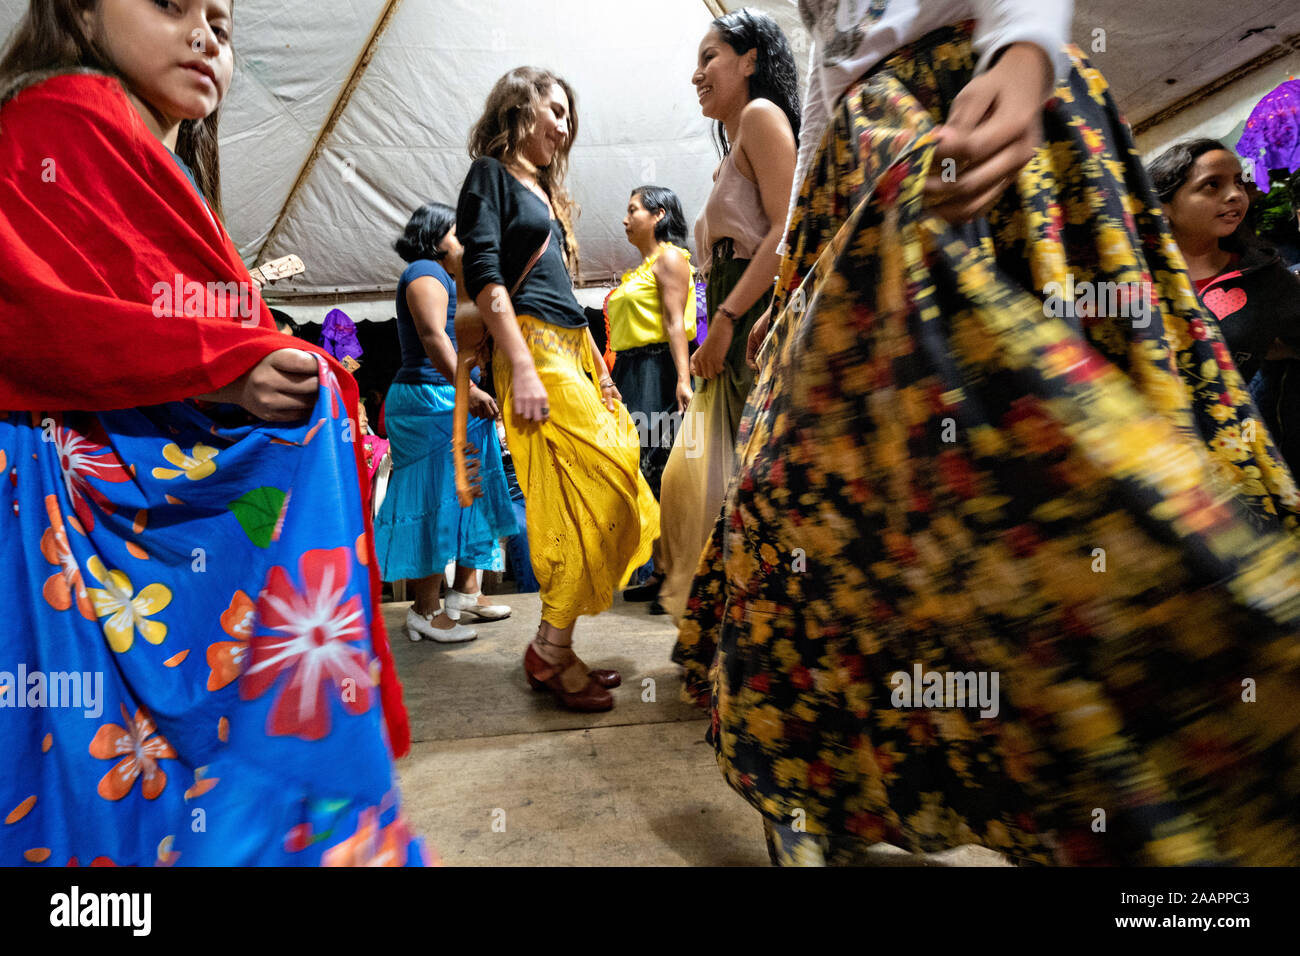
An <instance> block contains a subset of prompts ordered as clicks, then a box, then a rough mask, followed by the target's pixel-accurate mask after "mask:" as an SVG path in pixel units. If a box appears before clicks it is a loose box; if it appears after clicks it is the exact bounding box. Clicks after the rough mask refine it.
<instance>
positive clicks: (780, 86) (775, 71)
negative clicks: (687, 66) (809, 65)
mask: <svg viewBox="0 0 1300 956" xmlns="http://www.w3.org/2000/svg"><path fill="white" fill-rule="evenodd" d="M709 26H710V29H712V30H716V31H717V33H718V35H719V36H720V37H722V39H723V40H725V41H726V43H727V45H728V46H729V47H731V48H732V49H733V50H735V51H736V55H737V56H744V55H745V54H746V53H748V52H749V51H750V50H754V49H757V50H758V54H757V56H756V58H755V60H754V72H753V74H752V75H751V76H750V77H749V98H750V99H751V100H756V99H758V98H759V97H762V98H763V99H765V100H771V101H772V102H773V103H775V104H776V105H777V106H779V107H780V108H781V112H782V113H784V114H785V118H786V119H788V120H789V121H790V129H791V130H793V131H794V141H795V142H796V143H798V142H799V77H798V69H797V68H796V67H795V64H794V54H793V53H792V52H790V43H789V41H788V40H786V38H785V33H783V32H782V30H781V28H780V27H779V26H778V25H777V22H776V21H775V20H773V19H772V18H771V17H769V16H768V15H767V14H766V13H763V12H761V11H758V10H750V9H748V8H746V7H742V8H741V9H739V10H733V11H732V12H731V13H724V14H723V15H722V16H720V17H718V18H717V19H716V20H714V21H713V23H711V24H710V25H709ZM713 134H714V136H715V137H716V138H717V143H718V148H719V149H720V150H721V151H722V155H724V156H725V155H727V153H729V152H731V144H730V143H728V142H727V129H726V127H725V126H723V125H722V121H721V120H718V121H717V122H716V123H715V124H714V127H713Z"/></svg>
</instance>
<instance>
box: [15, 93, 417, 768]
mask: <svg viewBox="0 0 1300 956" xmlns="http://www.w3.org/2000/svg"><path fill="white" fill-rule="evenodd" d="M0 250H3V261H2V262H0V409H10V410H15V411H49V410H56V409H78V410H85V411H101V410H108V409H115V408H133V407H136V406H141V405H156V404H161V403H164V402H173V401H179V400H181V399H184V398H189V397H192V396H195V395H202V394H205V393H208V392H212V391H216V390H217V389H218V388H220V387H222V386H224V385H227V384H229V383H230V382H232V381H234V380H235V379H236V378H238V377H239V376H241V375H243V374H244V373H245V372H247V371H248V370H249V369H251V368H252V367H253V366H254V365H256V364H257V363H258V362H260V361H261V360H262V359H263V358H265V357H266V356H267V355H268V354H269V353H271V352H273V351H275V350H276V349H282V348H285V347H286V345H288V344H289V342H288V340H286V339H285V337H284V336H283V335H281V334H280V333H279V332H277V331H276V329H275V324H274V323H273V322H272V320H271V315H270V312H269V310H268V309H267V307H266V304H265V303H264V302H262V299H261V296H260V295H256V294H254V295H252V296H251V298H249V297H247V294H246V293H245V298H244V300H243V303H244V306H245V311H243V312H242V313H241V311H240V308H239V301H238V296H237V295H236V296H235V297H232V298H230V299H225V298H224V297H223V296H222V295H221V294H220V292H218V294H217V295H216V297H215V298H213V299H212V300H211V305H205V306H203V311H205V312H207V313H208V314H201V315H197V316H195V315H190V314H187V313H188V312H190V309H189V308H186V305H187V303H186V302H175V303H172V302H170V301H166V300H164V306H163V307H161V308H156V303H158V302H159V295H158V294H157V290H156V286H157V284H158V283H164V284H165V285H167V286H170V287H171V288H172V289H175V288H177V277H180V278H179V281H180V283H181V284H180V286H179V287H180V288H181V289H185V288H186V286H185V283H187V282H190V281H193V282H197V283H198V284H199V286H200V287H202V288H204V289H207V288H210V286H209V285H208V283H227V282H233V283H249V281H250V280H249V275H248V270H247V269H246V268H245V267H244V264H243V262H242V261H241V260H240V258H239V254H238V253H237V252H236V250H235V246H234V244H233V243H232V242H231V241H230V237H229V236H228V235H227V234H226V231H225V230H224V229H223V228H222V227H221V225H220V224H219V223H218V222H217V221H216V220H215V218H214V217H213V216H212V215H211V213H210V212H209V209H208V206H207V204H206V203H205V202H204V201H203V200H202V199H201V198H200V197H199V195H198V193H197V192H196V191H195V189H194V187H193V185H192V184H191V183H190V182H189V181H188V180H187V179H186V177H185V174H184V173H183V172H181V169H180V167H179V166H177V164H176V162H175V160H174V159H173V158H172V157H171V156H170V155H169V153H168V151H167V148H166V147H165V146H163V145H162V143H160V142H159V141H158V139H157V138H156V137H155V136H153V135H152V134H151V133H150V132H149V130H148V129H147V128H146V127H145V125H144V122H143V120H142V119H141V118H140V115H139V114H138V113H137V112H136V110H135V108H134V107H133V106H132V105H131V102H130V101H129V100H128V99H127V97H126V94H125V92H124V90H123V88H122V86H121V84H120V83H119V82H118V81H117V80H115V79H113V78H111V77H107V76H102V75H87V74H69V75H63V76H58V77H55V78H53V79H50V80H47V81H45V82H43V83H40V84H38V85H36V86H33V87H30V88H28V89H26V90H24V91H23V92H21V93H19V94H18V95H17V96H16V97H14V98H13V99H12V100H10V101H9V102H8V103H7V104H5V106H4V108H3V109H0ZM159 288H160V287H159ZM189 288H191V289H192V288H194V287H193V286H190V287H189ZM239 288H241V289H246V288H248V286H240V287H239ZM171 298H174V296H172V297H171ZM188 301H189V300H188V299H187V302H188ZM207 301H208V300H207V298H206V297H205V303H206V302H207ZM211 306H215V309H213V311H215V313H216V314H213V311H209V308H211ZM250 306H251V315H252V316H256V317H259V322H258V324H257V325H252V324H251V323H252V319H251V318H250V319H249V320H248V321H249V323H250V327H245V326H244V325H243V324H242V320H241V318H240V315H241V314H250V311H249V307H250ZM157 313H161V314H157ZM229 316H233V317H229ZM292 345H293V347H295V348H301V349H305V350H307V351H312V352H316V353H318V354H320V355H325V354H326V353H325V352H323V351H322V350H320V349H318V348H316V347H314V346H311V345H308V344H307V343H305V342H301V341H298V342H293V343H292ZM326 358H327V360H328V361H329V363H330V365H331V367H332V368H333V370H334V374H335V375H336V376H337V378H338V381H339V384H340V386H341V387H342V390H343V396H344V401H345V403H346V405H347V409H348V414H349V416H350V417H351V418H352V420H353V421H356V420H358V418H357V400H358V392H357V384H356V381H355V380H354V379H353V378H352V376H351V375H349V374H347V372H346V371H345V370H344V369H343V367H342V366H341V365H339V364H338V363H337V362H336V361H334V359H333V358H331V357H329V356H326ZM353 449H354V452H355V455H356V459H357V474H358V476H359V478H360V481H361V501H362V511H363V512H365V527H366V542H367V545H368V546H369V547H368V550H369V553H370V555H371V559H370V560H369V561H368V562H367V565H368V567H369V570H370V586H371V596H372V599H373V606H374V608H375V611H376V613H375V615H374V621H373V626H372V633H373V637H374V648H375V653H376V654H377V655H378V656H379V659H380V662H381V665H382V669H383V672H382V678H381V683H380V694H381V699H382V701H383V708H384V716H385V718H386V720H387V724H388V732H389V739H390V742H391V744H392V747H393V751H394V753H395V754H396V755H397V756H402V755H403V754H405V753H406V752H407V751H408V750H409V748H410V728H409V726H408V724H407V718H406V710H405V707H404V706H403V704H402V688H401V685H400V684H399V683H398V681H397V673H396V671H395V669H394V667H393V658H392V653H391V651H390V650H389V646H388V637H387V634H386V632H385V630H384V624H383V618H382V615H381V614H379V613H378V609H379V606H380V594H379V589H380V581H379V569H378V562H377V561H375V560H374V553H375V550H374V530H373V527H372V524H371V520H370V513H369V508H367V507H366V506H365V503H366V502H368V501H369V498H370V496H369V490H368V488H367V483H368V482H367V475H366V467H365V460H364V458H363V455H362V447H361V442H359V441H358V442H354V443H353Z"/></svg>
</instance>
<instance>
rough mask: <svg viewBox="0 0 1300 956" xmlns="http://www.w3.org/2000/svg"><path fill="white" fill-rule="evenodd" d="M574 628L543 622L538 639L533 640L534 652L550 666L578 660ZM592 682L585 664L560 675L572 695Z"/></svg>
mask: <svg viewBox="0 0 1300 956" xmlns="http://www.w3.org/2000/svg"><path fill="white" fill-rule="evenodd" d="M574 623H577V622H574ZM573 627H574V625H573V624H570V625H569V626H568V627H566V628H558V627H555V626H554V625H552V624H548V623H546V622H545V621H543V622H542V624H541V627H539V628H538V629H537V637H536V639H534V640H533V650H535V651H536V652H537V656H538V657H540V658H541V659H542V660H544V661H546V662H547V663H548V664H561V665H562V664H565V663H566V662H570V661H574V660H578V658H577V655H575V654H574V653H573ZM579 663H581V662H579ZM590 680H591V678H590V676H589V675H588V673H587V667H586V665H585V664H583V665H582V666H580V667H572V666H569V667H566V668H565V669H564V671H562V672H561V674H560V685H561V686H562V687H563V688H564V690H565V691H566V692H567V693H570V694H576V693H577V692H578V691H580V690H582V689H583V688H584V687H586V686H587V684H588V683H589V682H590Z"/></svg>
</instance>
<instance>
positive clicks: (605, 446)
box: [456, 67, 659, 711]
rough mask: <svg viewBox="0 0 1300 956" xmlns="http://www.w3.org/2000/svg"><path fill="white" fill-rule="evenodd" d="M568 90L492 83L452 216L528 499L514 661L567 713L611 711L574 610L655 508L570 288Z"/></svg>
mask: <svg viewBox="0 0 1300 956" xmlns="http://www.w3.org/2000/svg"><path fill="white" fill-rule="evenodd" d="M577 125H578V124H577V115H576V112H575V107H574V97H573V91H572V89H571V88H570V87H569V85H568V84H567V83H566V82H565V81H564V80H562V79H561V78H559V77H557V76H555V75H554V74H552V73H549V72H546V71H544V70H538V69H535V68H533V67H519V68H518V69H515V70H511V71H510V72H509V73H507V74H506V75H505V76H503V77H502V78H501V79H500V80H498V81H497V83H496V85H495V86H494V87H493V88H492V92H491V93H490V94H489V95H488V100H487V104H486V105H485V107H484V110H483V115H482V117H481V118H480V119H479V121H478V122H477V123H476V124H475V126H474V129H473V131H472V133H471V134H470V148H469V152H470V156H471V157H473V158H474V163H473V165H472V166H471V167H470V170H469V174H468V176H467V177H466V179H465V184H464V186H463V187H462V188H461V193H460V201H459V203H458V205H457V209H456V221H457V223H458V224H459V226H460V230H461V238H462V242H463V244H464V246H465V253H464V259H463V262H462V268H463V270H464V281H465V288H466V291H467V292H468V293H469V296H470V297H471V298H472V299H473V300H474V301H475V303H476V304H477V305H478V307H479V311H480V312H481V314H482V315H483V321H484V324H485V325H486V326H487V330H488V332H489V333H490V334H491V336H492V339H493V341H494V343H495V356H494V358H493V362H492V375H493V381H494V384H495V386H496V391H497V397H498V400H499V402H500V405H501V410H502V412H503V413H504V415H505V426H506V440H507V443H508V445H509V447H510V454H511V456H512V458H513V460H514V465H515V471H516V474H517V476H518V478H519V485H520V487H521V488H522V489H523V492H524V499H525V501H526V503H527V524H528V543H529V548H530V549H531V557H532V564H533V573H534V574H535V575H536V576H537V581H538V584H539V585H540V588H541V595H542V623H541V626H540V627H539V628H538V631H537V637H536V639H535V640H534V641H533V643H532V644H531V645H529V648H528V651H527V653H526V654H525V656H524V670H525V671H526V673H527V674H528V679H529V682H530V683H531V684H532V685H533V687H534V688H536V689H540V688H542V687H543V686H545V687H549V688H550V689H551V690H553V691H555V692H556V694H557V695H558V696H559V698H560V700H561V701H562V702H563V703H564V704H565V706H567V707H569V708H571V709H574V710H584V711H598V710H609V709H610V708H611V707H613V706H614V699H613V697H612V696H611V695H610V693H609V691H608V689H607V688H610V687H615V686H617V685H618V683H619V675H618V674H617V673H616V672H614V671H589V670H588V669H587V666H586V665H585V664H583V663H582V661H581V660H580V659H579V658H578V657H577V655H575V654H574V652H573V626H574V623H575V621H576V620H577V618H578V616H579V615H582V614H599V613H600V612H601V611H604V610H605V609H607V608H608V607H609V605H610V603H611V602H612V600H613V592H614V588H615V587H622V586H623V585H624V584H626V582H627V579H628V576H629V575H630V574H631V572H632V570H633V569H635V568H637V567H639V566H640V565H642V564H644V563H645V562H646V560H647V559H648V558H649V557H650V548H651V544H652V542H653V539H654V537H655V535H656V534H657V531H658V526H659V508H658V505H657V504H656V503H655V500H654V496H653V495H652V494H651V493H650V488H649V486H647V485H646V482H645V479H644V478H643V477H642V476H641V471H640V442H639V440H638V437H637V433H636V429H635V428H634V427H633V426H632V423H631V421H630V419H629V418H628V415H627V409H626V408H624V407H623V404H622V402H621V401H620V395H619V393H618V389H616V388H615V387H614V382H613V380H612V379H611V378H610V377H609V370H608V369H607V368H606V367H605V361H604V359H603V357H602V356H601V353H600V351H599V350H598V349H597V348H596V344H595V342H594V341H593V340H592V337H591V333H590V332H589V331H588V327H587V321H586V316H585V315H584V313H583V311H582V307H581V306H580V305H579V304H578V301H577V299H576V298H574V295H573V283H572V280H571V278H570V276H569V270H568V266H569V263H570V262H571V261H572V260H573V259H574V258H576V255H577V241H576V239H575V237H574V234H573V212H574V206H573V203H572V201H571V200H570V198H569V194H568V191H567V190H566V189H565V186H564V176H565V172H566V170H567V167H568V157H569V149H570V147H571V145H572V142H573V136H574V134H575V133H576V131H577Z"/></svg>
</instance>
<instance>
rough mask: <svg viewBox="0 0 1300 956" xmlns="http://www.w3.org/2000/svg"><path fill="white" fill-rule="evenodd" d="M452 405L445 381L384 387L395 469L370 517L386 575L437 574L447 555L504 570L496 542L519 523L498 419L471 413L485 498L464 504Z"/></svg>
mask: <svg viewBox="0 0 1300 956" xmlns="http://www.w3.org/2000/svg"><path fill="white" fill-rule="evenodd" d="M455 403H456V390H455V389H454V388H452V387H451V386H450V385H404V384H401V383H396V382H395V383H393V385H392V386H390V387H389V389H388V398H387V401H386V404H385V406H384V408H385V410H384V420H385V423H386V424H387V427H388V440H389V443H390V445H391V449H392V454H393V474H392V477H391V478H390V479H389V482H388V493H387V495H386V496H385V497H384V503H383V505H382V506H381V507H380V509H379V517H378V518H376V519H375V550H376V551H377V552H378V554H379V567H380V571H381V573H382V574H383V578H384V580H385V581H399V580H402V579H403V578H422V577H426V576H428V575H430V574H441V573H442V572H443V570H444V569H445V568H446V566H447V565H448V564H449V563H451V562H452V561H455V562H457V563H458V564H460V565H462V566H464V567H472V568H481V569H484V570H490V571H501V570H504V568H505V556H504V554H503V552H502V550H501V546H500V543H499V542H500V539H501V538H505V537H509V536H510V535H513V534H516V533H517V532H518V531H519V526H518V525H517V524H516V523H515V514H514V508H513V507H512V506H511V503H510V492H509V489H508V488H507V486H506V475H505V469H504V467H503V466H502V463H501V442H500V440H499V439H498V438H497V430H496V423H495V422H493V421H491V420H488V419H481V418H474V417H473V416H471V417H470V420H469V441H470V443H471V444H473V445H475V446H476V447H477V448H478V449H479V450H480V466H479V474H480V478H481V481H482V485H483V496H482V497H481V498H478V499H476V500H475V501H474V504H473V505H471V506H470V507H468V508H462V507H461V506H460V502H459V501H458V500H457V499H456V477H455V467H454V465H453V463H452V454H451V431H452V410H453V409H454V407H455Z"/></svg>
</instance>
